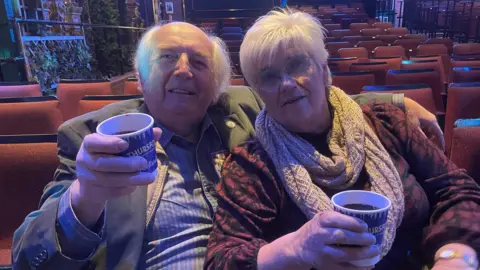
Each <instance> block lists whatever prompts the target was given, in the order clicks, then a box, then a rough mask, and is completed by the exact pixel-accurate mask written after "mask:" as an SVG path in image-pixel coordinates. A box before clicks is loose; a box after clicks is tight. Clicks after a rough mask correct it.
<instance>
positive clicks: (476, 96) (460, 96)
mask: <svg viewBox="0 0 480 270" xmlns="http://www.w3.org/2000/svg"><path fill="white" fill-rule="evenodd" d="M479 104H480V83H452V84H450V85H449V87H448V99H447V112H446V115H445V146H446V151H447V153H449V152H450V147H451V142H452V131H453V127H454V123H455V121H456V120H458V119H468V118H480V106H479Z"/></svg>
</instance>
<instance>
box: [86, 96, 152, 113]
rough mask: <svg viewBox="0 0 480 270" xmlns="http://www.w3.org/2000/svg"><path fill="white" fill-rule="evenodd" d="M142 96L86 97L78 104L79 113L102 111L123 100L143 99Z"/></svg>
mask: <svg viewBox="0 0 480 270" xmlns="http://www.w3.org/2000/svg"><path fill="white" fill-rule="evenodd" d="M142 97H143V96H142V95H123V96H119V95H115V96H105V95H103V96H85V97H83V99H82V100H80V102H79V103H78V108H79V109H78V112H79V113H80V115H82V114H85V113H89V112H93V111H97V110H100V109H101V108H103V107H105V106H107V105H108V104H112V103H115V102H119V101H122V100H127V99H135V98H142Z"/></svg>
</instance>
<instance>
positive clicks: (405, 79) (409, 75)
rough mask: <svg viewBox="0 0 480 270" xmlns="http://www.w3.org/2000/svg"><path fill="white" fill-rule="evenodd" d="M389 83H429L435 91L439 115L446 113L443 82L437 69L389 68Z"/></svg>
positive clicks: (434, 97) (433, 91)
mask: <svg viewBox="0 0 480 270" xmlns="http://www.w3.org/2000/svg"><path fill="white" fill-rule="evenodd" d="M387 84H388V85H397V84H427V85H428V86H429V87H430V88H431V89H432V93H433V100H434V102H435V107H436V108H437V113H436V114H437V115H443V114H444V113H445V107H444V105H443V100H442V93H443V91H444V86H443V82H442V81H441V79H440V76H438V72H437V71H436V70H435V69H418V70H417V69H406V70H389V71H388V73H387Z"/></svg>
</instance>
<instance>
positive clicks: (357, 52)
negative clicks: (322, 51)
mask: <svg viewBox="0 0 480 270" xmlns="http://www.w3.org/2000/svg"><path fill="white" fill-rule="evenodd" d="M338 55H339V56H340V57H341V58H348V57H356V58H357V59H358V60H359V61H366V60H367V59H368V51H367V49H365V48H362V47H357V48H342V49H340V50H338Z"/></svg>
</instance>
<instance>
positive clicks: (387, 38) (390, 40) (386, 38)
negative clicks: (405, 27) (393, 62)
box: [374, 35, 401, 46]
mask: <svg viewBox="0 0 480 270" xmlns="http://www.w3.org/2000/svg"><path fill="white" fill-rule="evenodd" d="M400 38H401V37H400V36H398V35H379V36H376V37H374V39H375V40H380V41H382V42H383V43H385V44H386V45H387V46H392V45H393V44H394V43H395V41H397V40H398V39H400Z"/></svg>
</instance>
